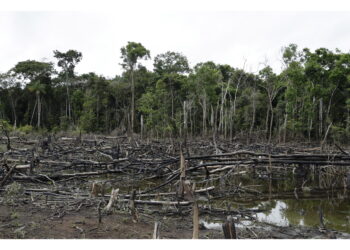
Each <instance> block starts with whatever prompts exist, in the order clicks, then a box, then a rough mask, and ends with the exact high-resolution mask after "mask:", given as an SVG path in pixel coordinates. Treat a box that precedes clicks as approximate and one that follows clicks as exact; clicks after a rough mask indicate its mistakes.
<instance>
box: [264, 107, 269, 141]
mask: <svg viewBox="0 0 350 250" xmlns="http://www.w3.org/2000/svg"><path fill="white" fill-rule="evenodd" d="M269 117H270V105H268V106H267V112H266V121H265V127H266V129H265V131H266V135H267V134H268V132H269Z"/></svg>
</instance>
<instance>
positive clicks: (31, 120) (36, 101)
mask: <svg viewBox="0 0 350 250" xmlns="http://www.w3.org/2000/svg"><path fill="white" fill-rule="evenodd" d="M37 103H38V99H36V100H35V104H34V109H33V113H32V118H31V119H30V126H32V124H33V118H34V114H35V110H36V106H37Z"/></svg>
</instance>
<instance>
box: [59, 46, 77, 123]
mask: <svg viewBox="0 0 350 250" xmlns="http://www.w3.org/2000/svg"><path fill="white" fill-rule="evenodd" d="M53 53H54V57H55V58H56V59H57V60H58V62H57V65H58V66H59V67H61V68H62V73H63V74H64V77H65V81H66V91H67V93H66V94H67V98H66V118H68V120H71V117H72V114H71V113H72V110H71V109H72V108H71V100H70V94H69V85H70V80H71V79H72V78H73V77H74V69H75V66H76V65H77V64H78V63H79V62H80V61H81V60H82V58H83V55H82V53H81V52H78V51H76V50H68V51H67V52H60V51H58V50H55V51H54V52H53Z"/></svg>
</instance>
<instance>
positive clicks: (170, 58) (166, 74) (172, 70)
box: [153, 51, 190, 119]
mask: <svg viewBox="0 0 350 250" xmlns="http://www.w3.org/2000/svg"><path fill="white" fill-rule="evenodd" d="M153 66H154V71H155V73H157V74H158V75H159V76H161V77H162V78H163V80H164V81H166V82H167V83H168V85H169V89H170V98H171V118H172V119H174V95H175V88H176V86H175V78H176V77H177V76H178V75H179V74H184V73H188V72H189V71H190V68H189V66H188V61H187V58H186V57H185V56H184V55H182V54H180V53H177V52H171V51H168V52H166V53H164V54H160V55H157V56H156V57H155V59H154V64H153Z"/></svg>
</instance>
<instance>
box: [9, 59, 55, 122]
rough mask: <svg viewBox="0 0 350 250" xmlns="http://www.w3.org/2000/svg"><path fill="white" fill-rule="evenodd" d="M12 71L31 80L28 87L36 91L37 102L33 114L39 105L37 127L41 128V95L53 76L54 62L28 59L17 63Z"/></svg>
mask: <svg viewBox="0 0 350 250" xmlns="http://www.w3.org/2000/svg"><path fill="white" fill-rule="evenodd" d="M12 71H13V72H14V73H15V74H17V75H18V76H19V77H22V78H23V79H24V80H29V84H28V88H29V90H31V91H33V92H35V95H36V104H35V105H34V110H33V114H34V112H35V109H36V107H37V111H38V112H37V113H38V119H37V127H38V128H39V127H40V125H41V115H42V113H41V110H42V107H41V105H42V102H41V99H40V95H41V94H42V93H44V92H45V84H47V82H48V81H49V80H50V78H51V74H52V73H53V72H54V69H53V65H52V63H46V62H38V61H33V60H27V61H22V62H19V63H17V64H16V66H15V67H14V68H13V69H12Z"/></svg>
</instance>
